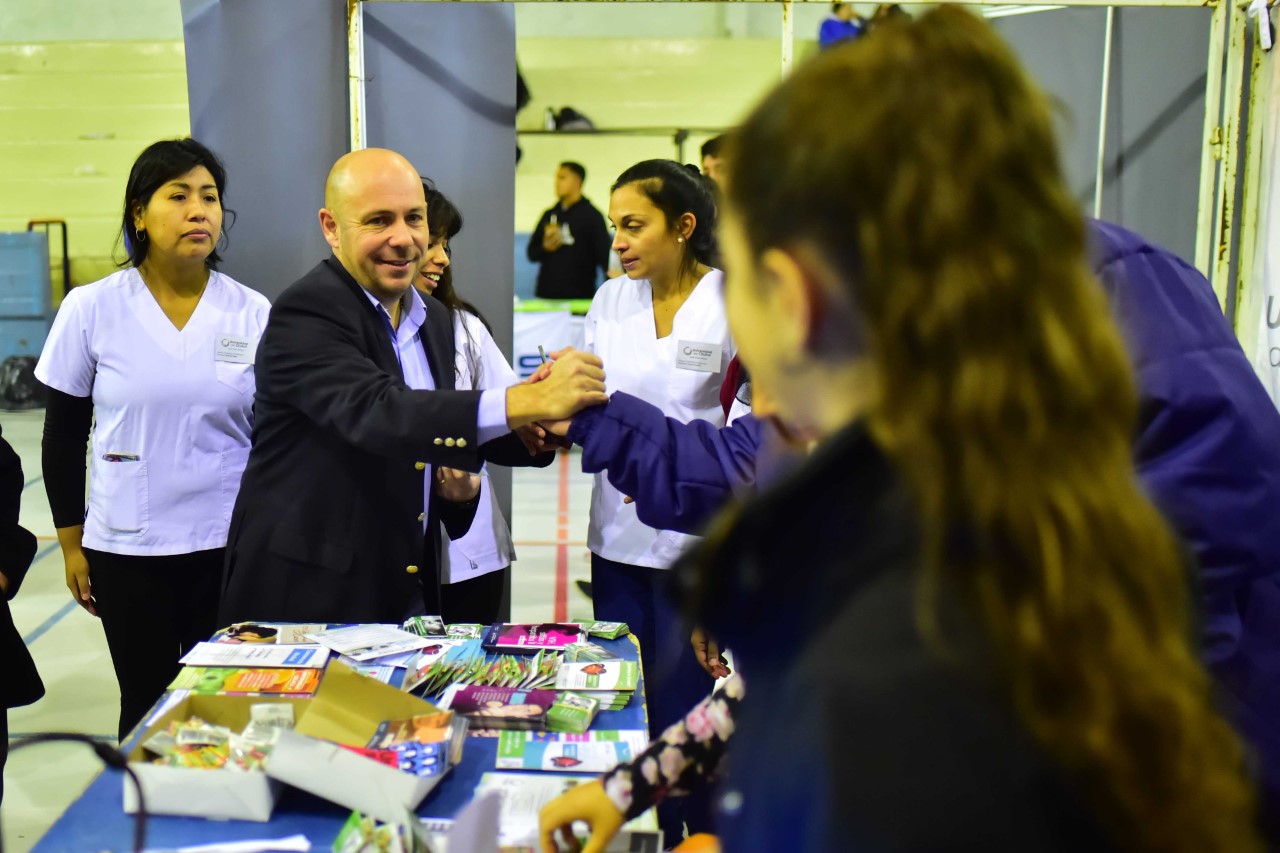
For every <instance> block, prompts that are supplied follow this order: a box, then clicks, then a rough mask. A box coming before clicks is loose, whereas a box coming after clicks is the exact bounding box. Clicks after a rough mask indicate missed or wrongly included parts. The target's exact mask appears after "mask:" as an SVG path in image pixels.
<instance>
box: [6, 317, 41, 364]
mask: <svg viewBox="0 0 1280 853" xmlns="http://www.w3.org/2000/svg"><path fill="white" fill-rule="evenodd" d="M49 326H50V321H49V320H48V319H46V318H44V317H0V361H4V360H5V359H6V358H8V357H9V356H11V355H37V356H38V355H40V350H42V349H44V339H45V338H46V337H48V336H49Z"/></svg>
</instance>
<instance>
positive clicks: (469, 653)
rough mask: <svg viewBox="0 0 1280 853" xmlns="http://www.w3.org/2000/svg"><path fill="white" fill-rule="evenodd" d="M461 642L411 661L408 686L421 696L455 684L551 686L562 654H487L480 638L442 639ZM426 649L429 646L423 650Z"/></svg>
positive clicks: (405, 687)
mask: <svg viewBox="0 0 1280 853" xmlns="http://www.w3.org/2000/svg"><path fill="white" fill-rule="evenodd" d="M440 642H441V644H442V645H444V644H448V643H457V645H455V646H452V647H450V648H446V649H445V650H444V654H443V656H442V657H440V658H438V659H436V660H433V661H432V660H423V661H422V662H420V663H415V662H410V665H409V672H408V673H407V674H406V678H405V682H404V688H403V689H405V690H407V691H412V692H413V693H414V694H416V695H420V696H433V695H435V694H437V693H440V692H441V691H443V690H444V689H445V688H447V687H449V686H450V685H452V684H481V685H493V686H498V687H515V688H519V689H522V690H533V689H536V688H539V687H550V686H551V685H552V684H553V683H554V682H555V678H556V671H557V670H558V669H559V667H560V663H561V656H560V655H558V654H555V653H554V652H545V651H539V652H538V653H537V654H536V655H534V656H532V657H529V656H528V655H496V656H493V655H487V654H485V650H484V647H483V646H482V645H481V644H480V641H479V640H441V641H440ZM423 651H424V652H425V651H426V649H424V650H423Z"/></svg>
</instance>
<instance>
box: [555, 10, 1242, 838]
mask: <svg viewBox="0 0 1280 853" xmlns="http://www.w3.org/2000/svg"><path fill="white" fill-rule="evenodd" d="M726 164H727V173H728V177H727V181H726V183H725V187H724V191H725V196H724V199H725V205H724V210H723V212H722V217H721V223H722V226H723V230H722V247H723V249H724V252H725V262H726V269H727V272H728V278H727V284H726V303H727V311H728V314H729V319H730V323H731V326H732V330H733V334H734V338H735V340H736V341H737V343H738V346H739V353H740V356H741V357H742V359H743V361H744V363H745V364H746V365H747V366H748V367H749V368H750V370H751V373H752V381H753V383H754V385H753V387H755V388H758V389H760V390H761V391H763V392H764V396H765V397H767V399H768V400H769V401H770V405H771V406H772V407H773V411H772V413H771V414H773V415H774V416H775V417H776V418H777V420H778V421H779V422H780V424H781V425H782V426H783V427H784V428H785V429H786V430H787V431H788V432H789V433H790V435H791V436H792V437H793V438H795V439H796V440H798V441H800V442H804V443H811V444H812V445H813V450H812V452H811V454H810V455H809V457H808V459H807V460H806V462H805V463H804V464H803V465H802V466H801V467H799V468H798V469H797V470H795V471H794V472H792V473H791V474H790V475H789V476H787V477H786V478H785V479H783V480H781V481H780V482H778V483H776V484H775V485H774V486H773V487H772V488H771V489H769V490H767V491H765V492H763V493H761V494H760V495H759V496H758V497H757V498H756V499H754V500H753V501H751V502H749V503H747V504H745V505H740V506H737V507H734V508H732V509H730V510H729V511H727V512H726V513H725V514H724V515H722V516H721V517H720V518H719V519H718V520H717V521H716V522H715V523H714V524H713V526H712V530H711V531H710V534H709V535H708V537H707V539H706V540H705V541H704V542H703V543H702V545H701V546H700V547H699V548H698V550H697V551H695V552H694V553H693V554H691V555H690V557H689V558H688V559H686V560H685V561H684V562H683V563H682V565H681V566H680V567H679V568H678V570H677V576H678V578H679V579H680V580H681V581H682V582H683V592H684V595H683V600H684V602H685V605H686V608H687V611H688V613H689V615H690V616H691V618H692V620H693V621H695V622H696V623H697V624H700V625H703V626H705V627H706V628H708V629H709V630H710V631H711V632H712V633H713V634H714V635H715V636H717V637H718V638H719V639H720V640H721V641H723V642H724V644H725V645H727V646H729V647H730V648H732V649H734V651H735V654H736V660H737V662H738V663H739V665H740V667H741V671H742V674H743V675H744V677H745V679H746V681H747V682H748V683H749V685H750V690H749V692H748V693H747V694H746V695H745V696H741V692H740V691H739V693H738V695H737V696H735V697H730V700H728V704H731V705H733V706H734V707H735V710H734V713H733V721H732V724H727V723H725V721H724V719H723V717H722V716H717V717H715V718H714V719H712V720H711V721H710V722H711V723H713V725H707V726H701V728H706V729H714V730H715V731H713V732H711V733H710V734H709V735H708V738H710V739H712V740H720V741H722V740H723V739H724V737H725V736H726V735H727V734H728V733H729V732H732V735H733V740H732V743H731V745H730V747H729V755H728V775H727V778H726V779H725V781H724V783H723V784H722V787H721V789H720V793H719V797H718V809H719V815H718V823H717V829H718V833H719V835H720V836H721V840H722V843H723V846H724V849H725V850H728V851H743V850H761V851H765V850H767V851H777V850H787V851H799V850H803V851H834V850H847V849H858V850H934V849H950V850H955V849H973V850H978V849H982V850H991V849H999V850H1004V849H1026V850H1063V851H1065V850H1081V849H1117V850H1162V851H1210V850H1212V851H1239V850H1259V849H1261V848H1262V842H1261V841H1260V839H1259V836H1258V831H1257V828H1256V816H1255V795H1254V792H1253V786H1252V784H1251V782H1250V780H1249V779H1248V777H1247V774H1246V768H1245V757H1244V751H1243V749H1242V746H1241V743H1240V742H1239V741H1238V740H1237V738H1236V736H1235V734H1234V733H1233V732H1232V730H1231V728H1230V726H1229V725H1228V724H1227V723H1226V722H1225V720H1224V719H1223V717H1222V716H1221V715H1220V714H1219V713H1218V711H1217V709H1216V708H1215V707H1214V702H1213V697H1212V695H1211V693H1212V691H1211V683H1210V679H1209V677H1208V675H1207V674H1206V672H1205V670H1204V668H1203V666H1202V665H1201V663H1200V661H1199V659H1198V653H1197V647H1196V643H1195V638H1194V630H1193V625H1192V618H1191V613H1190V611H1191V609H1192V608H1191V604H1190V601H1191V599H1190V591H1189V589H1188V566H1187V564H1186V560H1185V557H1184V551H1183V550H1182V548H1181V547H1180V545H1179V543H1178V541H1177V540H1176V538H1175V537H1174V535H1173V533H1172V532H1171V530H1170V528H1169V526H1168V524H1167V523H1166V522H1165V520H1164V519H1163V518H1162V517H1161V515H1160V514H1159V513H1158V512H1157V510H1156V509H1155V508H1154V507H1153V505H1152V504H1151V502H1150V501H1149V500H1148V498H1147V496H1146V495H1145V494H1144V492H1143V490H1142V489H1141V487H1140V486H1139V483H1138V480H1137V477H1136V474H1135V471H1134V466H1133V462H1132V436H1133V433H1134V428H1135V424H1136V418H1137V406H1136V396H1135V390H1134V382H1133V378H1132V375H1131V372H1130V367H1129V363H1128V358H1127V356H1126V353H1125V349H1124V346H1123V343H1122V341H1121V337H1120V334H1119V333H1118V331H1117V329H1116V327H1115V325H1114V324H1113V322H1112V320H1111V318H1110V316H1109V314H1108V308H1107V305H1106V301H1105V297H1104V294H1103V291H1102V289H1101V288H1100V287H1099V286H1098V284H1097V282H1096V281H1095V280H1094V279H1093V278H1092V274H1091V273H1090V271H1089V267H1088V265H1087V263H1086V260H1085V228H1084V223H1083V220H1082V217H1081V215H1080V212H1079V211H1078V209H1077V206H1076V204H1075V202H1074V201H1073V199H1072V197H1071V195H1070V193H1069V192H1068V190H1067V188H1066V186H1065V184H1064V182H1063V178H1062V174H1061V170H1060V166H1059V160H1058V155H1057V146H1056V143H1055V140H1054V137H1053V132H1052V122H1051V119H1050V113H1049V109H1048V106H1047V101H1046V98H1045V97H1044V95H1043V94H1042V93H1041V92H1040V91H1039V90H1038V89H1037V88H1036V87H1035V86H1034V85H1032V84H1031V82H1030V81H1029V80H1028V78H1027V76H1026V75H1025V73H1024V72H1023V71H1022V69H1021V68H1020V67H1019V65H1018V63H1017V62H1016V60H1015V59H1014V57H1013V55H1012V53H1011V51H1010V50H1009V49H1008V48H1007V47H1006V46H1005V45H1004V44H1003V43H1002V42H1001V41H1000V40H999V39H998V38H997V36H996V35H995V34H994V33H993V32H992V30H991V29H990V28H989V27H987V26H986V25H985V24H983V23H982V22H980V21H979V20H978V19H977V18H975V17H973V16H972V15H970V14H969V13H967V12H965V11H963V10H962V9H960V8H958V7H951V6H944V7H941V8H939V9H937V10H935V11H932V12H930V13H928V14H926V15H924V16H922V17H921V18H920V19H918V20H916V21H907V22H899V23H893V24H890V25H886V26H885V27H884V28H883V29H882V30H880V31H878V32H877V33H876V34H875V35H873V36H871V37H869V38H867V39H864V40H860V41H859V42H858V43H855V44H853V45H850V46H848V47H844V48H840V49H836V50H832V51H829V52H827V53H825V54H823V55H821V56H819V57H817V58H816V59H814V60H813V61H812V62H810V63H809V64H807V65H805V66H803V67H802V68H800V69H798V70H797V71H796V73H795V74H794V75H792V76H791V77H790V78H788V79H787V80H786V81H785V82H783V83H782V84H781V85H780V86H779V87H777V88H776V89H775V90H774V91H773V92H772V93H771V94H770V95H768V96H767V97H766V98H765V100H764V101H763V102H762V103H761V104H760V105H759V106H758V107H757V108H756V109H754V110H753V111H752V112H751V114H750V115H749V116H748V117H747V119H746V120H745V122H744V123H743V124H742V126H741V127H740V128H738V129H737V130H735V131H734V133H733V134H732V135H731V137H730V139H729V141H728V144H727V150H726ZM756 409H757V411H756V413H757V414H758V415H760V414H765V413H764V412H762V411H761V407H760V406H759V405H757V407H756ZM722 704H724V703H722ZM692 716H693V715H691V717H692ZM702 722H707V721H705V720H704V721H702ZM690 737H692V729H689V730H688V731H686V732H685V733H682V734H681V736H680V739H679V742H673V743H668V744H661V743H659V744H657V749H656V750H654V749H653V748H652V747H651V749H650V751H648V752H647V753H646V754H645V756H644V757H643V760H649V759H653V762H654V767H653V768H650V769H651V770H653V772H649V770H647V769H646V767H645V765H644V764H643V763H641V764H640V765H638V766H637V767H636V768H635V769H634V770H635V772H634V774H633V775H632V776H631V777H629V778H630V779H631V780H632V782H633V783H634V784H627V780H626V779H623V780H622V781H621V784H618V777H613V781H614V782H615V784H614V785H613V787H612V788H611V789H610V790H609V792H608V796H609V797H611V799H612V802H613V804H614V805H616V806H617V807H618V808H617V809H616V811H615V812H614V813H612V814H608V813H607V810H601V809H597V808H596V807H595V806H594V805H591V804H590V803H588V802H587V800H588V799H589V798H591V797H596V798H597V799H603V798H605V797H606V793H605V788H604V787H603V786H599V785H596V786H592V787H590V788H588V789H586V791H585V792H584V794H583V795H582V796H581V798H580V800H579V801H578V802H576V803H572V804H571V806H572V809H571V810H576V811H577V812H578V813H579V814H578V815H576V816H585V817H590V818H592V819H593V820H594V821H595V822H596V823H597V824H599V825H603V826H605V827H606V831H611V829H612V827H613V826H614V825H615V824H614V820H613V818H614V817H615V816H616V817H618V818H621V816H622V813H623V812H628V811H629V800H630V799H631V798H632V797H633V796H634V792H635V787H634V785H644V784H647V783H649V782H651V781H652V780H651V779H650V778H649V777H656V778H658V779H659V782H658V784H659V785H664V784H670V785H673V786H675V787H684V786H685V783H687V782H688V780H689V779H690V778H692V777H693V776H695V775H697V774H698V773H699V772H705V770H707V769H708V767H709V765H710V764H711V763H713V761H712V759H714V758H715V757H716V751H715V750H714V749H712V750H709V751H708V753H707V755H708V756H710V758H709V759H708V760H707V761H705V762H703V764H704V765H707V766H699V767H694V766H692V765H690V764H688V763H681V761H682V759H681V757H680V756H679V755H678V754H675V753H673V752H672V750H678V751H679V752H684V753H686V754H687V753H689V752H690V751H691V749H690V746H689V743H688V739H689V738H690ZM666 765H671V766H677V765H678V766H681V767H682V768H684V770H685V775H684V776H683V777H682V778H680V779H678V780H672V781H670V782H666V781H663V780H664V778H665V777H664V775H663V774H664V773H665V766H666ZM572 796H573V795H572V794H571V795H569V797H572ZM548 808H549V809H551V807H548ZM610 808H613V807H612V806H610ZM602 814H605V815H606V816H605V817H604V818H603V819H601V818H600V816H601V815H602ZM567 816H569V815H568V813H567V811H566V810H565V809H563V808H562V809H560V810H559V811H558V813H557V814H556V815H555V818H554V819H548V817H547V815H546V814H545V813H544V822H543V825H544V831H546V833H547V834H546V835H544V838H545V839H549V838H550V831H551V830H552V829H554V828H555V827H556V826H559V825H562V823H563V818H565V817H567ZM594 840H595V839H593V842H594ZM544 846H545V842H544ZM587 849H588V850H590V849H593V848H592V847H590V846H588V848H587Z"/></svg>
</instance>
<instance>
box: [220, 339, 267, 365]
mask: <svg viewBox="0 0 1280 853" xmlns="http://www.w3.org/2000/svg"><path fill="white" fill-rule="evenodd" d="M257 351H258V341H257V340H256V339H255V338H245V337H241V336H240V335H231V334H226V333H224V334H220V335H215V336H214V339H213V360H214V361H226V362H230V363H232V364H253V357H254V355H255V354H256V353H257Z"/></svg>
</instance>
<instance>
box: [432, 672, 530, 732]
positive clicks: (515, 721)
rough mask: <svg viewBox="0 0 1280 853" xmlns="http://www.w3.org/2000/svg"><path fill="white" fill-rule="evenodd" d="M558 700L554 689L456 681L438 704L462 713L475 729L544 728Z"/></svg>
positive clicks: (527, 729)
mask: <svg viewBox="0 0 1280 853" xmlns="http://www.w3.org/2000/svg"><path fill="white" fill-rule="evenodd" d="M555 702H556V692H555V691H554V690H520V689H518V688H515V687H488V686H484V685H478V684H455V685H453V686H452V687H450V688H449V689H448V690H446V691H445V693H444V695H443V696H442V697H441V700H440V702H439V703H438V705H439V707H441V708H448V709H449V710H451V711H453V712H454V713H457V714H462V715H463V716H464V717H466V718H467V720H468V721H469V722H470V723H471V727H472V729H473V734H474V730H475V729H513V730H519V731H543V730H544V729H546V728H547V712H548V711H549V710H550V708H551V707H552V706H553V705H554V704H555Z"/></svg>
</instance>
